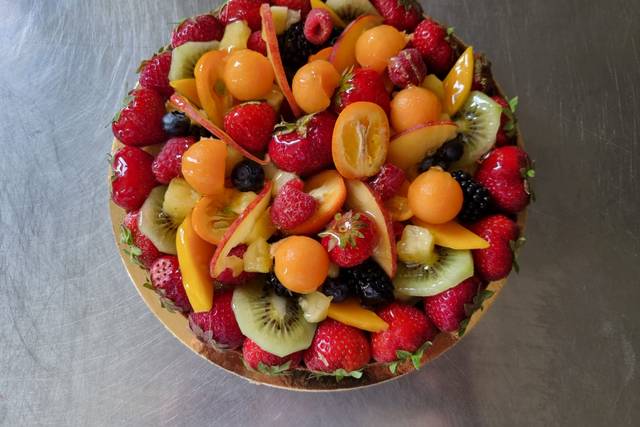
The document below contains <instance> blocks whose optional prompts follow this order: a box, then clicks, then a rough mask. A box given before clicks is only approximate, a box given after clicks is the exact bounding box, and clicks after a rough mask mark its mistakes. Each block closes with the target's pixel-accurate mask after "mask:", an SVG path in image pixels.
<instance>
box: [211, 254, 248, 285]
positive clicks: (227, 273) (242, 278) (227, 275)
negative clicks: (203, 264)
mask: <svg viewBox="0 0 640 427" xmlns="http://www.w3.org/2000/svg"><path fill="white" fill-rule="evenodd" d="M246 251H247V245H245V244H240V245H238V246H235V247H234V248H233V249H231V250H230V251H229V256H230V257H232V256H235V257H238V258H240V259H242V257H243V256H244V253H245V252H246ZM211 261H213V259H212V260H211ZM211 268H212V269H213V264H212V265H211ZM212 271H213V270H212ZM254 277H255V273H249V272H247V271H243V272H241V273H240V274H239V275H237V276H234V275H233V270H232V269H231V268H225V269H224V270H223V271H222V273H220V274H219V275H218V277H216V278H215V279H216V280H217V281H218V282H220V283H222V284H223V285H227V286H239V285H243V284H245V283H247V282H248V281H249V280H251V279H253V278H254Z"/></svg>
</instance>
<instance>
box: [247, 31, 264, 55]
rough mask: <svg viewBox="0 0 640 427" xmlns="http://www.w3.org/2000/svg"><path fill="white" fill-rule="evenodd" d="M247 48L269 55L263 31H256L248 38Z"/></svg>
mask: <svg viewBox="0 0 640 427" xmlns="http://www.w3.org/2000/svg"><path fill="white" fill-rule="evenodd" d="M247 48H249V49H251V50H255V51H256V52H259V53H261V54H263V55H264V56H267V43H266V42H265V41H264V39H263V38H262V31H254V32H253V33H251V35H250V36H249V40H247Z"/></svg>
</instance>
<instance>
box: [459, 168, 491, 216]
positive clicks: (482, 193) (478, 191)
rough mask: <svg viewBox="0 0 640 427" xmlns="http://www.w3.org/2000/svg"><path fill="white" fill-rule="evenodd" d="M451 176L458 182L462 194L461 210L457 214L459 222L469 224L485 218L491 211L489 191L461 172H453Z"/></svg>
mask: <svg viewBox="0 0 640 427" xmlns="http://www.w3.org/2000/svg"><path fill="white" fill-rule="evenodd" d="M451 176H453V178H454V179H455V180H456V181H458V184H460V187H462V192H463V194H464V202H463V203H462V210H461V211H460V213H459V214H458V219H459V220H460V222H463V223H470V222H474V221H477V220H479V219H480V218H482V217H484V216H486V215H487V214H488V213H489V211H490V210H491V196H490V194H489V191H488V190H487V189H486V188H485V187H484V186H483V185H482V184H480V183H479V182H477V181H475V180H474V179H473V178H472V177H471V175H469V174H468V173H465V172H463V171H456V172H453V173H452V174H451Z"/></svg>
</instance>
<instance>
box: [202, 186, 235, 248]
mask: <svg viewBox="0 0 640 427" xmlns="http://www.w3.org/2000/svg"><path fill="white" fill-rule="evenodd" d="M234 198H236V199H237V198H238V192H237V191H235V190H231V189H225V191H224V193H223V194H221V195H216V196H204V197H202V198H200V200H199V201H198V202H197V203H196V205H195V206H194V207H193V211H192V212H191V221H192V225H193V229H194V230H195V232H196V233H198V236H200V237H201V238H202V239H204V240H206V241H207V242H209V243H211V244H214V245H217V244H219V243H220V241H221V240H222V237H223V236H224V233H225V232H226V231H227V229H228V228H229V226H230V225H231V223H232V222H233V221H234V220H235V219H236V218H237V217H238V215H240V214H241V213H242V211H239V212H238V210H237V209H234V208H233V206H234V203H233V199H234ZM236 204H237V203H236Z"/></svg>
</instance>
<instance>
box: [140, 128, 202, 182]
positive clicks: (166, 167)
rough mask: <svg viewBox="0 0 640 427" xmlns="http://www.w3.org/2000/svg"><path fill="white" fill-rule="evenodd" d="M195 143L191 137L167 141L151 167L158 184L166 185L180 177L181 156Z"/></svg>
mask: <svg viewBox="0 0 640 427" xmlns="http://www.w3.org/2000/svg"><path fill="white" fill-rule="evenodd" d="M195 143H196V139H195V138H194V137H192V136H187V137H176V138H171V139H170V140H168V141H167V143H166V144H165V145H164V146H163V147H162V150H160V152H159V153H158V155H157V156H156V158H155V159H154V160H153V165H152V166H151V169H152V170H153V175H155V177H156V180H158V182H159V183H161V184H168V183H169V181H171V180H172V179H173V178H176V177H178V176H181V175H182V170H181V168H182V155H183V154H184V152H185V151H187V149H188V148H189V147H191V146H192V145H193V144H195Z"/></svg>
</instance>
